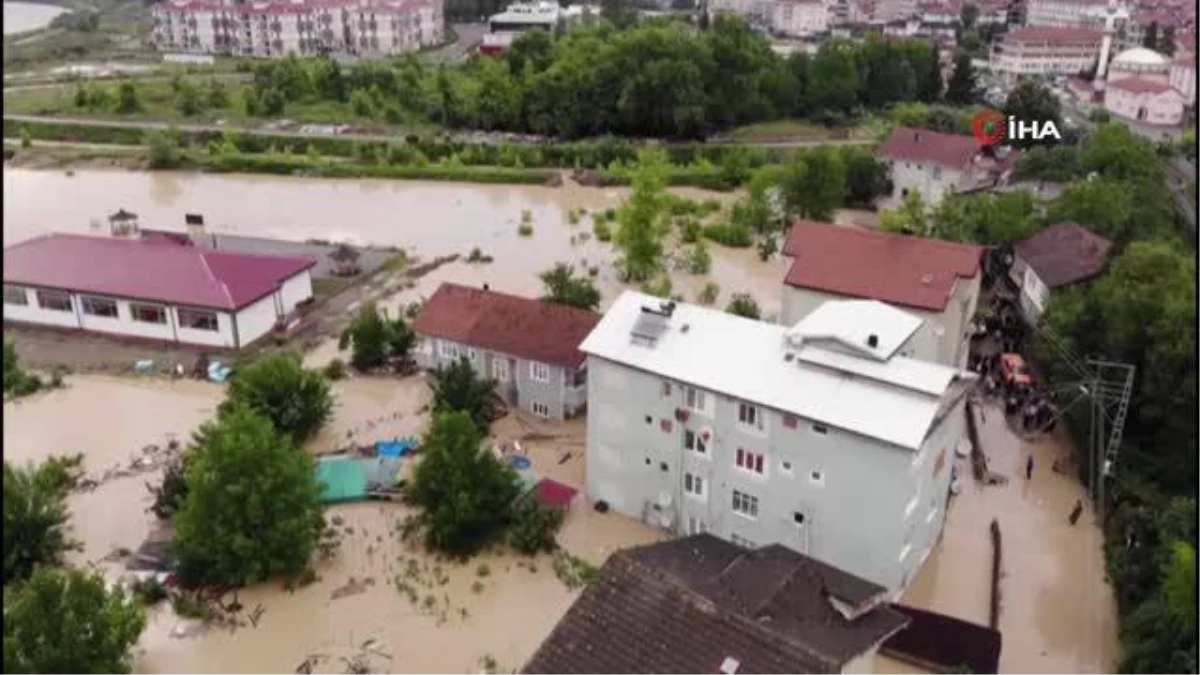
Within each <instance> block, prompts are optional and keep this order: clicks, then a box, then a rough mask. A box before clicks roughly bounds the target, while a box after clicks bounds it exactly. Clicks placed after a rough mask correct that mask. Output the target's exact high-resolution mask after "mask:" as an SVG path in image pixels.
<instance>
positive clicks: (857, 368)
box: [580, 291, 969, 449]
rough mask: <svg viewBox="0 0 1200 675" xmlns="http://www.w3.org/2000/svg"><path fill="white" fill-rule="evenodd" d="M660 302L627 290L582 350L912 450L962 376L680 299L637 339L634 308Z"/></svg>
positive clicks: (636, 310) (637, 313)
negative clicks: (798, 336)
mask: <svg viewBox="0 0 1200 675" xmlns="http://www.w3.org/2000/svg"><path fill="white" fill-rule="evenodd" d="M661 302H662V301H661V300H660V299H659V298H655V297H652V296H648V295H644V294H642V293H638V292H635V291H625V293H623V294H622V295H621V296H620V297H619V298H617V300H616V301H615V302H614V303H613V305H612V307H610V308H609V310H608V312H607V313H606V314H605V315H604V318H603V319H601V321H600V323H599V325H597V326H596V328H595V329H594V330H593V331H592V332H591V334H589V335H588V337H587V338H586V339H585V340H584V341H583V344H582V345H580V349H581V350H582V351H583V352H585V353H587V354H589V355H591V356H594V357H598V358H602V359H606V360H610V361H614V362H616V363H620V364H623V365H626V366H629V367H632V368H637V369H639V370H644V371H647V372H651V373H655V374H658V375H661V376H662V377H665V378H668V379H672V380H677V381H680V382H685V383H688V384H691V385H693V386H697V387H700V388H702V389H707V390H710V391H715V392H720V393H722V394H725V395H727V396H731V397H734V398H737V399H741V400H744V401H749V402H752V403H757V404H759V405H763V406H766V407H769V408H774V409H776V410H781V411H784V412H788V413H791V414H794V415H798V416H800V417H803V418H805V419H809V420H812V421H816V422H821V423H823V424H827V425H830V426H834V427H837V428H839V429H844V430H847V431H851V432H854V433H857V434H861V435H864V436H869V437H871V438H875V439H879V440H881V441H885V442H887V443H892V444H895V445H898V446H901V447H905V448H910V449H917V448H920V447H921V442H922V441H923V440H924V439H925V436H926V434H927V432H928V431H929V428H930V426H931V425H932V423H933V421H934V419H935V417H936V415H937V413H938V409H939V407H940V404H941V399H942V396H943V395H944V394H945V393H946V392H947V390H948V389H949V387H950V384H951V383H952V382H953V381H954V380H955V378H956V377H958V376H960V375H962V376H966V377H969V375H968V374H966V373H959V371H956V370H955V369H953V368H949V367H947V366H942V365H939V364H933V363H924V362H920V361H915V360H913V359H909V358H905V357H900V356H893V357H892V358H891V359H889V360H887V361H877V360H874V359H868V358H856V357H853V356H849V355H848V354H843V353H838V352H834V351H830V350H828V349H823V348H821V347H817V346H814V345H812V344H808V345H805V346H803V347H801V348H800V349H795V348H793V347H791V346H790V345H789V344H788V341H787V338H786V333H787V329H786V328H785V327H783V326H780V325H777V324H773V323H767V322H765V321H754V320H751V319H745V318H742V317H738V316H734V315H732V314H727V313H724V312H720V311H716V310H712V309H707V308H704V307H699V306H696V305H688V304H683V303H679V304H677V305H676V307H675V310H674V313H673V314H672V316H671V318H670V319H669V325H668V330H667V331H665V332H664V333H663V334H662V335H660V336H659V337H658V339H657V342H656V344H655V345H654V346H652V347H650V346H645V345H644V344H637V343H635V341H634V340H633V339H632V338H631V336H630V332H631V330H632V329H633V327H634V325H635V323H637V321H638V319H639V318H640V317H641V315H642V313H643V312H642V307H643V306H646V307H654V308H657V307H658V306H659V304H660V303H661ZM685 326H686V330H685V329H684V327H685ZM788 353H791V354H793V357H792V359H791V360H790V361H789V360H787V354H788Z"/></svg>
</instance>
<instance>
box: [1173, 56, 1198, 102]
mask: <svg viewBox="0 0 1200 675" xmlns="http://www.w3.org/2000/svg"><path fill="white" fill-rule="evenodd" d="M1167 81H1168V83H1169V84H1170V85H1171V86H1172V87H1174V88H1175V90H1176V91H1178V92H1179V95H1180V96H1182V97H1183V101H1184V103H1185V104H1186V105H1189V106H1195V105H1196V55H1195V54H1190V55H1187V56H1181V57H1179V58H1177V59H1175V60H1174V61H1172V62H1171V69H1170V71H1169V72H1168V74H1167Z"/></svg>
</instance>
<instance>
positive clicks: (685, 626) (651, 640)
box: [522, 534, 908, 675]
mask: <svg viewBox="0 0 1200 675" xmlns="http://www.w3.org/2000/svg"><path fill="white" fill-rule="evenodd" d="M885 599H886V589H884V588H883V587H881V586H878V585H876V584H873V583H871V582H869V581H866V580H864V579H861V578H858V577H856V576H854V575H852V574H847V573H846V572H842V571H840V570H838V569H835V568H833V567H830V566H829V565H826V564H823V563H821V562H819V561H817V560H814V559H812V558H810V557H807V556H804V555H801V554H799V553H796V552H795V551H792V550H789V549H787V548H785V547H783V546H778V545H775V546H768V547H765V548H761V549H758V550H755V551H750V550H746V549H744V548H742V547H740V546H737V545H736V544H732V543H729V542H727V541H722V540H720V539H718V538H716V537H713V536H711V535H706V534H700V535H695V536H691V537H687V538H684V539H675V540H673V541H667V542H662V543H658V544H650V545H646V546H639V547H636V548H629V549H624V550H621V551H617V552H616V553H614V554H613V555H612V556H611V557H609V559H608V560H607V561H606V562H605V563H604V566H603V567H601V568H600V575H599V578H598V579H596V581H594V582H592V583H591V584H590V585H589V586H588V587H587V589H586V590H584V592H583V594H582V595H580V596H579V598H578V599H577V600H576V601H575V602H574V604H572V605H571V608H570V609H569V610H567V613H566V615H564V616H563V618H562V619H561V620H560V621H559V622H558V625H557V626H555V628H554V630H553V631H552V632H551V633H550V635H549V636H548V637H547V638H546V640H545V641H544V642H542V645H541V646H540V647H539V648H538V650H537V652H535V653H534V655H533V657H532V658H531V659H530V660H529V662H528V663H527V664H526V665H525V667H524V668H523V669H522V672H525V673H716V672H720V673H726V674H728V675H733V674H735V673H865V672H871V660H872V659H873V658H874V655H875V652H876V650H877V649H878V647H879V645H880V643H882V642H883V641H885V640H886V639H888V638H889V637H891V636H892V635H894V634H895V633H897V632H898V631H900V630H901V629H903V628H904V627H905V626H906V625H907V624H908V619H907V618H906V617H905V616H904V615H903V614H901V613H899V612H897V611H896V610H894V609H892V608H891V607H890V606H888V605H887V604H886V603H885V602H884V601H885Z"/></svg>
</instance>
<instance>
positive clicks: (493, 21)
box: [479, 0, 593, 56]
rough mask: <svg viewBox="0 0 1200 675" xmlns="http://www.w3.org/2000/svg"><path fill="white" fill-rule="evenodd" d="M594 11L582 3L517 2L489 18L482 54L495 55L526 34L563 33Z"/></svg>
mask: <svg viewBox="0 0 1200 675" xmlns="http://www.w3.org/2000/svg"><path fill="white" fill-rule="evenodd" d="M592 14H593V10H592V9H591V8H590V7H586V6H582V5H572V6H571V7H560V6H559V4H558V3H557V2H548V1H545V0H543V1H541V2H532V3H520V2H515V3H513V4H511V5H509V6H508V7H507V8H506V9H505V10H504V11H503V12H501V13H499V14H494V15H492V17H491V18H489V19H488V32H487V33H485V34H484V36H483V39H482V41H481V42H480V43H479V53H480V54H484V55H486V56H494V55H496V54H500V53H501V52H503V51H505V50H506V49H508V48H509V46H511V45H512V42H513V40H515V39H516V38H517V37H518V36H520V35H521V34H522V33H525V32H527V31H530V30H542V31H546V32H547V33H552V34H553V33H559V32H561V31H564V30H567V29H568V28H569V27H570V25H571V24H573V23H577V22H578V21H581V20H582V19H584V18H585V17H587V16H591V15H592Z"/></svg>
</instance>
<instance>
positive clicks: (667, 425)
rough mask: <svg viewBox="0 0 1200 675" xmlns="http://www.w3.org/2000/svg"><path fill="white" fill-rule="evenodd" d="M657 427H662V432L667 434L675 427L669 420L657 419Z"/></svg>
mask: <svg viewBox="0 0 1200 675" xmlns="http://www.w3.org/2000/svg"><path fill="white" fill-rule="evenodd" d="M658 427H659V428H660V429H662V431H663V433H664V434H669V433H671V430H672V429H674V428H675V425H674V423H672V422H671V420H659V421H658Z"/></svg>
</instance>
